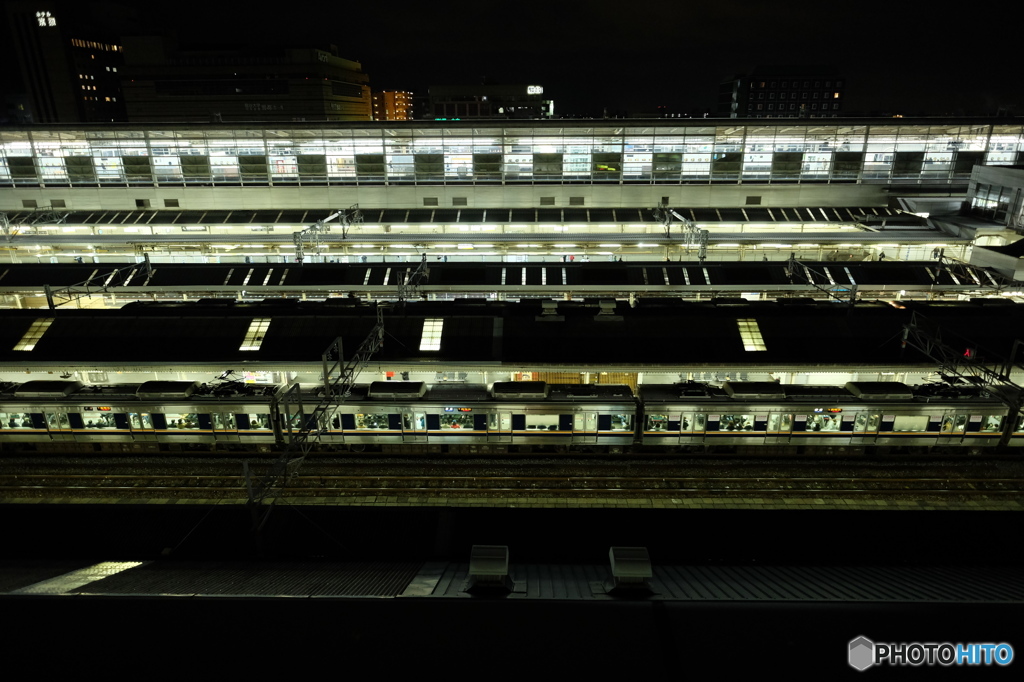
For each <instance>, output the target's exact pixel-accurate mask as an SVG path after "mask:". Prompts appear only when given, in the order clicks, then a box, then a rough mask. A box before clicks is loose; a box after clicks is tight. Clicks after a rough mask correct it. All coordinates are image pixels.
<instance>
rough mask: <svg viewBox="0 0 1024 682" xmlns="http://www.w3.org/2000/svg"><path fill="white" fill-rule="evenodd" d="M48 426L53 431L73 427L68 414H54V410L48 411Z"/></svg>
mask: <svg viewBox="0 0 1024 682" xmlns="http://www.w3.org/2000/svg"><path fill="white" fill-rule="evenodd" d="M46 426H47V427H48V428H49V429H50V430H51V431H55V430H59V429H68V428H71V426H70V425H69V424H68V416H67V415H66V414H54V413H53V412H47V413H46Z"/></svg>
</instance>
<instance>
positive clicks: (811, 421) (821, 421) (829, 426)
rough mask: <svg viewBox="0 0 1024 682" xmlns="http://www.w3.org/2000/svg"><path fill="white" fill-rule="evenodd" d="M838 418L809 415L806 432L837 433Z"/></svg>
mask: <svg viewBox="0 0 1024 682" xmlns="http://www.w3.org/2000/svg"><path fill="white" fill-rule="evenodd" d="M839 421H840V417H839V415H838V414H836V415H830V414H809V415H807V426H806V427H805V430H806V431H838V430H839Z"/></svg>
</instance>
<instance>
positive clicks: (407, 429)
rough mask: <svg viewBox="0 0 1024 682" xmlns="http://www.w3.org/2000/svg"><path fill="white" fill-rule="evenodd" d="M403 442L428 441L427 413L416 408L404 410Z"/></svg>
mask: <svg viewBox="0 0 1024 682" xmlns="http://www.w3.org/2000/svg"><path fill="white" fill-rule="evenodd" d="M402 442H404V443H426V442H427V415H426V413H425V412H418V411H416V410H410V409H404V410H402Z"/></svg>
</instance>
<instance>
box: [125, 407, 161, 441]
mask: <svg viewBox="0 0 1024 682" xmlns="http://www.w3.org/2000/svg"><path fill="white" fill-rule="evenodd" d="M128 427H129V428H130V429H131V431H132V438H133V439H134V440H135V441H136V442H139V443H145V442H154V443H155V442H156V440H157V437H156V431H155V430H154V427H153V415H152V414H151V413H149V412H129V413H128Z"/></svg>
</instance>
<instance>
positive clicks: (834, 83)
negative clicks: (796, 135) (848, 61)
mask: <svg viewBox="0 0 1024 682" xmlns="http://www.w3.org/2000/svg"><path fill="white" fill-rule="evenodd" d="M848 113H849V112H848V107H847V106H846V79H845V78H844V77H843V76H841V75H838V74H836V73H834V72H832V71H813V70H808V69H801V68H798V67H790V68H773V69H756V70H754V71H752V72H750V73H749V74H740V75H736V76H733V77H732V78H729V79H728V80H725V81H723V82H722V83H721V85H720V86H719V89H718V111H717V115H718V116H720V117H729V118H832V117H836V116H841V115H844V114H848Z"/></svg>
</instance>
